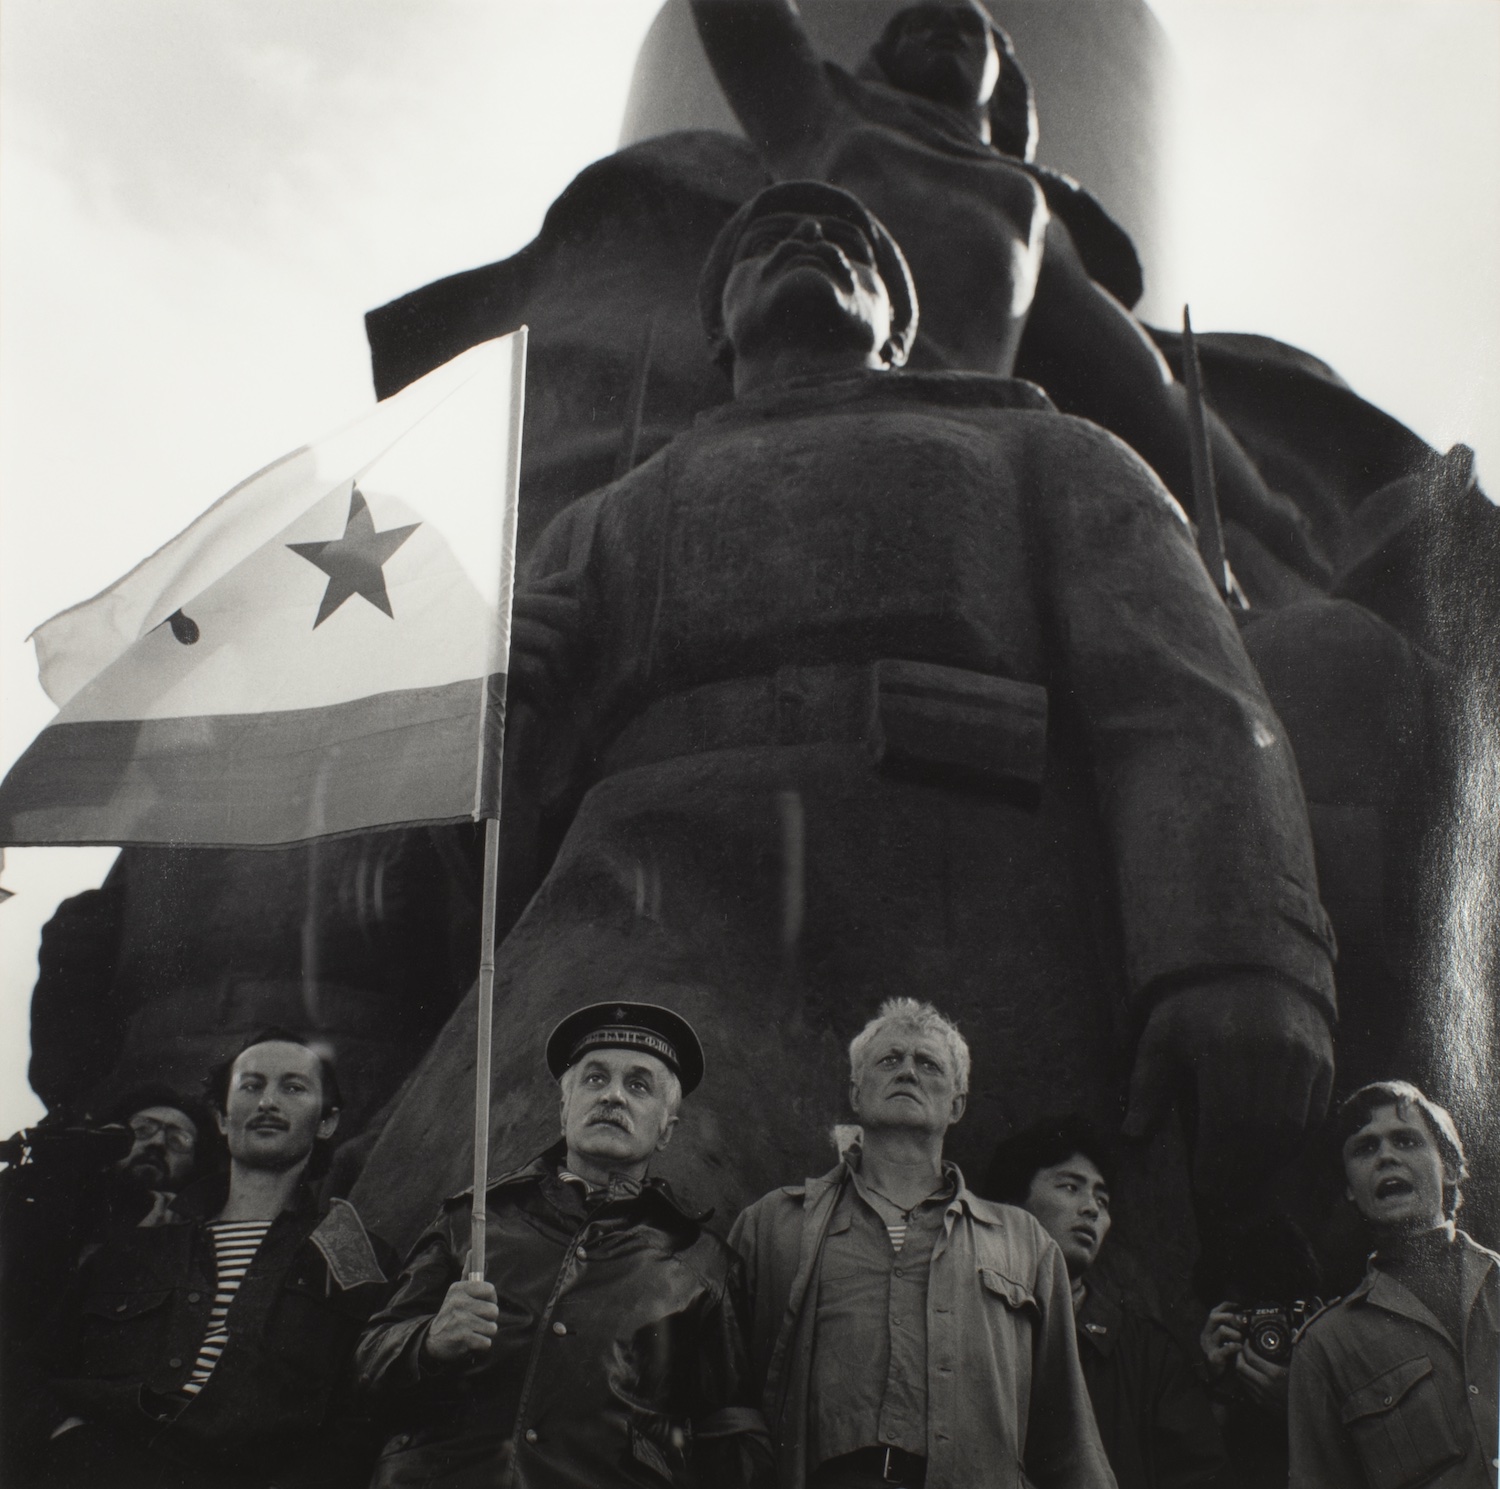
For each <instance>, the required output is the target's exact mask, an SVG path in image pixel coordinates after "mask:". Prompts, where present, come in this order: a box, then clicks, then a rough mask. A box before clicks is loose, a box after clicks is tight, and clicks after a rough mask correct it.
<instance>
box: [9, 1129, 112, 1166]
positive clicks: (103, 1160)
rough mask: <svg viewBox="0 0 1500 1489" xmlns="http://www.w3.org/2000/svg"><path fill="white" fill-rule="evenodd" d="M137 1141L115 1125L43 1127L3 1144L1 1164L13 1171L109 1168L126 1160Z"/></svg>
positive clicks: (21, 1132)
mask: <svg viewBox="0 0 1500 1489" xmlns="http://www.w3.org/2000/svg"><path fill="white" fill-rule="evenodd" d="M134 1141H135V1138H134V1136H133V1135H132V1133H131V1131H130V1129H129V1128H128V1127H125V1126H123V1125H122V1124H120V1123H118V1122H115V1123H111V1124H110V1125H109V1126H108V1127H64V1126H62V1125H56V1126H49V1125H47V1124H46V1123H43V1124H42V1125H41V1126H38V1127H23V1128H22V1129H21V1130H20V1131H19V1132H17V1133H16V1134H14V1136H12V1137H8V1138H6V1139H5V1140H4V1141H3V1142H0V1163H5V1164H9V1165H10V1167H11V1168H12V1169H19V1168H33V1167H35V1168H42V1169H58V1168H62V1169H78V1170H97V1169H103V1168H107V1167H108V1166H109V1165H110V1164H111V1163H115V1162H117V1161H118V1160H119V1159H121V1158H123V1157H124V1156H125V1155H126V1154H127V1153H128V1152H129V1151H130V1148H131V1145H132V1144H133V1143H134Z"/></svg>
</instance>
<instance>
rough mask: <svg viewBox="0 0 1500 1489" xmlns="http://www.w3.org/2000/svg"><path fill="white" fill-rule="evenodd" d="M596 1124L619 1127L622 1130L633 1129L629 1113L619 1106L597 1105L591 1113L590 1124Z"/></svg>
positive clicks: (628, 1130)
mask: <svg viewBox="0 0 1500 1489" xmlns="http://www.w3.org/2000/svg"><path fill="white" fill-rule="evenodd" d="M595 1124H602V1125H606V1126H609V1127H618V1128H619V1129H620V1130H621V1131H622V1132H630V1131H632V1127H631V1123H630V1117H629V1115H628V1114H627V1113H626V1111H625V1109H624V1108H623V1107H619V1106H600V1107H595V1108H594V1110H593V1111H592V1112H591V1113H590V1114H589V1120H588V1125H589V1126H590V1127H592V1126H594V1125H595Z"/></svg>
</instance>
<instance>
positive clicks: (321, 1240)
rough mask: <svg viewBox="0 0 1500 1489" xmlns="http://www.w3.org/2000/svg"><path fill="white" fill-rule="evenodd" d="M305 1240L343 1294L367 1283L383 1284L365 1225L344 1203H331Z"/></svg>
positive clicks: (379, 1266)
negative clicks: (317, 1252)
mask: <svg viewBox="0 0 1500 1489" xmlns="http://www.w3.org/2000/svg"><path fill="white" fill-rule="evenodd" d="M308 1239H309V1240H310V1241H311V1242H312V1243H313V1245H314V1246H316V1247H317V1248H318V1251H319V1252H320V1253H321V1254H322V1257H323V1260H324V1261H325V1262H327V1263H328V1271H329V1274H330V1275H331V1276H332V1278H333V1280H334V1281H335V1282H336V1283H338V1285H339V1286H340V1287H341V1288H343V1289H344V1290H345V1291H348V1289H350V1288H352V1287H360V1286H362V1285H363V1284H364V1283H367V1282H384V1281H385V1280H386V1275H385V1272H384V1271H383V1270H382V1268H381V1265H380V1261H379V1259H378V1258H377V1257H376V1255H375V1248H374V1246H372V1245H371V1244H370V1234H369V1232H368V1231H367V1230H366V1229H365V1223H364V1221H363V1220H361V1219H360V1218H359V1211H358V1210H356V1209H355V1208H354V1206H353V1205H351V1204H350V1203H349V1201H348V1200H346V1199H336V1200H333V1201H331V1202H330V1203H329V1206H328V1213H327V1214H326V1215H325V1216H324V1217H323V1218H322V1219H321V1220H320V1221H319V1222H318V1224H317V1228H316V1229H315V1230H314V1231H313V1233H312V1235H311V1236H309V1237H308Z"/></svg>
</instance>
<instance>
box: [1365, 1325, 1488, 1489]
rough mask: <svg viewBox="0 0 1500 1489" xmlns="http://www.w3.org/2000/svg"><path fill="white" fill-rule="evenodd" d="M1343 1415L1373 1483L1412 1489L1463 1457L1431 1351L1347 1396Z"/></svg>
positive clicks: (1385, 1488)
mask: <svg viewBox="0 0 1500 1489" xmlns="http://www.w3.org/2000/svg"><path fill="white" fill-rule="evenodd" d="M1339 1414H1340V1416H1341V1417H1342V1419H1343V1423H1344V1427H1345V1429H1346V1430H1347V1432H1348V1433H1349V1437H1350V1440H1351V1441H1352V1442H1353V1444H1354V1446H1355V1448H1356V1450H1357V1451H1358V1453H1359V1457H1360V1461H1361V1463H1363V1465H1364V1470H1365V1476H1366V1477H1367V1478H1368V1479H1369V1481H1370V1489H1407V1486H1408V1485H1416V1484H1425V1483H1426V1482H1427V1481H1428V1480H1429V1479H1431V1478H1432V1477H1433V1476H1434V1475H1435V1474H1437V1473H1439V1472H1441V1471H1442V1470H1443V1469H1445V1468H1451V1467H1452V1466H1453V1465H1454V1464H1455V1463H1459V1462H1461V1461H1462V1460H1463V1456H1464V1450H1463V1448H1462V1447H1461V1446H1460V1445H1459V1441H1458V1436H1457V1434H1456V1433H1455V1432H1454V1429H1453V1423H1452V1421H1451V1420H1450V1418H1449V1415H1448V1409H1447V1407H1446V1406H1444V1404H1443V1393H1442V1390H1441V1388H1440V1387H1439V1385H1438V1382H1437V1380H1436V1379H1435V1378H1434V1375H1433V1368H1432V1361H1431V1359H1430V1358H1429V1357H1428V1356H1426V1355H1419V1356H1417V1358H1415V1359H1412V1360H1406V1361H1404V1362H1403V1363H1402V1364H1400V1365H1397V1366H1395V1367H1393V1368H1392V1369H1390V1370H1387V1371H1386V1372H1385V1373H1384V1374H1382V1375H1377V1376H1376V1377H1375V1379H1374V1380H1372V1381H1370V1382H1369V1384H1368V1385H1363V1386H1361V1387H1360V1388H1359V1389H1358V1390H1357V1391H1351V1392H1350V1393H1349V1395H1348V1396H1346V1397H1345V1398H1344V1403H1343V1406H1342V1407H1341V1408H1340V1413H1339Z"/></svg>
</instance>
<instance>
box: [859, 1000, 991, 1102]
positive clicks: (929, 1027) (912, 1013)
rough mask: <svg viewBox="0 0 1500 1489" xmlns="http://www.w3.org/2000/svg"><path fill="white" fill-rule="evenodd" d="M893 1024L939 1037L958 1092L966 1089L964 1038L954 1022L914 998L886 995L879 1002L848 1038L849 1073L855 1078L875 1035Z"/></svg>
mask: <svg viewBox="0 0 1500 1489" xmlns="http://www.w3.org/2000/svg"><path fill="white" fill-rule="evenodd" d="M893 1024H894V1025H895V1026H896V1027H897V1028H898V1029H912V1030H915V1031H916V1032H917V1033H918V1034H931V1035H934V1036H936V1037H937V1038H938V1039H940V1040H941V1041H942V1043H943V1044H944V1045H945V1046H946V1048H947V1050H948V1058H949V1060H950V1061H951V1062H952V1065H953V1071H954V1074H955V1075H956V1076H957V1077H958V1089H959V1091H960V1092H966V1091H967V1090H968V1089H969V1045H968V1041H967V1040H966V1039H965V1038H964V1037H963V1035H962V1034H960V1033H959V1032H958V1025H957V1024H955V1023H954V1022H953V1020H952V1019H949V1018H945V1017H944V1016H943V1015H942V1014H941V1013H939V1012H938V1011H937V1009H936V1008H934V1007H933V1006H932V1004H931V1003H919V1002H918V1001H917V1000H916V999H915V998H887V999H886V1000H885V1002H884V1003H882V1004H881V1005H880V1012H879V1013H877V1014H876V1015H875V1017H874V1018H872V1019H871V1020H870V1022H869V1023H868V1024H866V1025H865V1026H864V1028H863V1029H861V1030H860V1031H859V1033H858V1034H856V1035H855V1036H854V1038H853V1039H851V1040H850V1041H849V1074H850V1075H851V1076H853V1077H855V1078H856V1079H858V1076H859V1067H860V1063H861V1062H862V1061H863V1060H864V1057H865V1053H866V1051H867V1050H868V1049H869V1048H870V1046H871V1045H872V1044H873V1043H874V1042H875V1037H876V1035H878V1034H879V1033H880V1031H881V1030H882V1029H887V1028H890V1027H891V1025H893Z"/></svg>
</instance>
